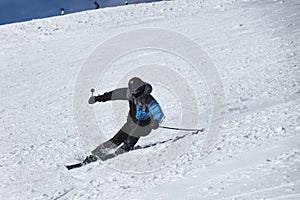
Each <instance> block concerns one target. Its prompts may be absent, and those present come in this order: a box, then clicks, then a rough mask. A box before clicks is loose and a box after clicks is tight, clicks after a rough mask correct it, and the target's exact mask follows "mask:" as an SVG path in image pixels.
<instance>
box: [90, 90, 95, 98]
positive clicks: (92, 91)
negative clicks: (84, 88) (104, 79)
mask: <svg viewBox="0 0 300 200" xmlns="http://www.w3.org/2000/svg"><path fill="white" fill-rule="evenodd" d="M94 92H95V89H94V88H92V89H91V93H92V97H93V96H94Z"/></svg>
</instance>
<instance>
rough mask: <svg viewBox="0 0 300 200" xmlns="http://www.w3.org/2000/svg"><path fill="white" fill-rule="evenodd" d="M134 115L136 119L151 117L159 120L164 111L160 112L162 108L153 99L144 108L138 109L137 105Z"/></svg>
mask: <svg viewBox="0 0 300 200" xmlns="http://www.w3.org/2000/svg"><path fill="white" fill-rule="evenodd" d="M135 117H136V119H137V120H146V119H148V118H149V117H151V118H152V120H157V121H158V122H160V121H161V120H162V118H163V117H164V113H163V112H162V109H161V107H160V106H159V104H158V102H157V101H156V100H155V99H153V100H152V101H151V102H150V103H149V104H148V105H147V107H146V109H145V110H142V109H140V107H139V106H138V105H137V106H136V115H135Z"/></svg>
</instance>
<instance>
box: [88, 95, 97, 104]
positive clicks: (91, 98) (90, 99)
mask: <svg viewBox="0 0 300 200" xmlns="http://www.w3.org/2000/svg"><path fill="white" fill-rule="evenodd" d="M94 103H96V97H94V96H92V97H90V98H89V104H94Z"/></svg>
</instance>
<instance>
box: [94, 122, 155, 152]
mask: <svg viewBox="0 0 300 200" xmlns="http://www.w3.org/2000/svg"><path fill="white" fill-rule="evenodd" d="M150 132H151V127H150V126H149V125H148V126H144V127H142V126H138V125H137V124H135V123H131V122H126V123H125V124H124V126H123V127H122V128H121V129H120V130H119V131H118V133H117V134H116V135H115V136H114V137H112V138H111V139H110V140H108V141H106V142H104V143H102V144H100V145H99V146H98V147H97V148H96V149H95V150H93V151H92V154H93V155H97V156H99V157H101V156H102V155H105V154H107V152H108V151H109V150H112V149H115V148H117V147H118V146H120V145H121V144H122V143H123V145H122V146H121V147H120V148H118V149H117V150H116V151H115V153H114V154H115V155H119V154H122V153H125V152H128V151H130V150H132V149H133V147H134V145H135V144H136V143H137V142H138V140H139V139H140V137H142V136H146V135H148V134H150Z"/></svg>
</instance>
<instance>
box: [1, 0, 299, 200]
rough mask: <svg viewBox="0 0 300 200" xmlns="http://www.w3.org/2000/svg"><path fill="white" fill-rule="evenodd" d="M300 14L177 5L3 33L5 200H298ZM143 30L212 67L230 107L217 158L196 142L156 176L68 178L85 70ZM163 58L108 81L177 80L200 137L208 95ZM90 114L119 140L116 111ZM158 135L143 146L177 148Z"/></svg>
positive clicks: (285, 8)
mask: <svg viewBox="0 0 300 200" xmlns="http://www.w3.org/2000/svg"><path fill="white" fill-rule="evenodd" d="M299 10H300V4H299V2H298V1H296V0H289V1H279V0H278V1H277V0H266V1H258V0H257V1H255V0H252V1H250V0H249V1H248V0H216V1H201V0H177V1H167V2H157V3H150V4H139V5H137V6H133V5H132V6H126V7H116V8H106V9H100V10H97V11H86V12H81V13H76V14H70V15H65V16H63V17H61V16H59V17H52V18H47V19H42V20H32V21H28V22H24V23H16V24H10V25H4V26H0V46H1V50H2V51H1V52H0V63H1V65H0V92H1V101H0V123H1V127H0V131H1V135H0V158H1V161H2V162H1V164H0V173H1V178H2V180H1V183H0V195H1V198H3V199H131V200H132V199H139V200H140V199H180V200H181V199H299V198H300V170H299V167H300V166H299V163H300V162H299V161H300V148H299V141H300V140H299V131H300V124H299V122H300V117H299V110H300V100H299V96H300V87H299V85H300V84H299V83H300V80H299V77H300V70H299V53H300V47H299V38H300V24H299V22H300V15H299ZM144 27H159V28H166V29H171V30H174V31H178V32H179V33H181V34H183V35H185V36H187V37H189V38H191V39H193V40H194V41H195V42H197V43H198V44H199V45H200V46H201V47H202V48H203V49H204V50H205V51H206V52H207V53H208V54H209V56H210V57H211V59H212V60H213V62H214V64H215V65H216V66H217V68H218V70H219V72H220V76H221V77H222V81H223V84H224V90H225V95H226V103H227V105H226V119H225V122H224V124H223V126H222V133H221V135H220V136H219V139H218V142H217V144H216V147H215V149H214V150H213V151H212V152H211V153H210V154H209V155H208V156H206V157H203V156H202V154H201V152H199V149H201V147H202V144H203V140H204V139H205V137H204V136H202V135H193V136H191V137H193V138H194V139H193V143H192V145H191V147H190V149H189V151H187V152H183V155H182V156H181V157H180V158H178V159H177V160H175V161H174V162H173V163H172V164H171V165H170V166H168V167H165V168H163V169H161V170H158V171H154V172H151V173H144V174H136V173H125V172H121V171H117V170H114V169H112V168H110V167H107V166H106V165H103V164H101V163H92V164H90V165H88V166H85V167H82V168H80V169H76V170H73V171H66V169H65V168H64V165H65V164H70V163H73V162H76V161H77V160H81V159H83V158H84V156H85V155H86V154H88V153H89V151H90V150H89V149H86V148H85V146H84V144H83V143H82V141H81V140H80V137H79V136H78V134H77V133H76V129H75V127H74V122H73V111H72V109H73V108H72V99H73V90H74V84H75V82H76V77H77V74H78V72H79V70H80V68H81V65H82V63H83V62H84V61H85V60H86V59H87V57H88V56H89V55H90V53H91V52H92V51H93V50H94V49H95V48H96V46H98V45H99V44H100V43H102V42H104V41H106V40H107V39H109V38H111V37H112V36H115V35H117V34H119V33H121V32H124V31H128V30H132V29H135V28H144ZM159 54H160V53H156V52H151V51H140V54H139V55H128V57H125V58H122V59H120V60H119V62H116V63H115V66H114V67H115V68H116V69H118V70H117V71H108V78H110V77H116V78H118V77H120V76H121V75H122V74H124V73H126V67H128V66H133V65H139V64H140V65H142V64H147V63H148V62H151V60H152V61H156V62H158V63H161V64H165V65H168V66H173V67H175V68H178V69H179V70H180V72H181V73H182V74H183V76H185V78H186V79H187V80H190V81H191V82H192V83H191V85H192V87H193V88H198V89H197V91H196V95H197V97H198V98H199V105H198V107H199V110H200V112H201V113H199V117H200V119H201V120H202V125H203V127H207V126H208V124H209V119H208V118H209V117H208V116H210V114H209V113H210V110H209V109H210V108H209V106H210V102H209V101H210V98H209V94H208V93H207V91H206V89H205V86H204V84H203V83H202V81H201V80H200V78H199V77H194V76H193V74H192V73H191V72H190V71H189V68H188V66H186V65H185V64H184V62H182V61H181V60H180V59H179V60H178V59H175V58H174V57H172V56H170V55H164V56H163V57H160V55H159ZM173 58H174V60H172V59H173ZM153 75H154V76H155V74H153ZM166 77H167V76H166ZM167 78H170V79H171V78H172V77H167ZM95 87H96V86H95ZM110 89H113V85H110V84H107V85H104V86H99V87H97V90H98V91H99V93H100V92H105V91H107V90H110ZM87 90H89V88H87ZM98 91H97V92H98ZM161 93H162V92H161V91H157V96H158V97H159V100H160V102H161V103H162V106H163V109H164V110H166V114H167V119H166V123H167V124H168V125H170V126H176V125H177V124H178V120H179V118H178V117H176V112H177V111H178V108H177V107H178V106H177V105H176V103H174V101H172V97H171V96H163V95H162V94H161ZM155 96H156V95H155ZM87 98H88V97H87ZM126 106H127V105H126ZM96 110H97V111H101V113H100V112H99V114H98V115H97V116H96V117H97V119H99V121H100V124H101V125H102V126H103V132H104V133H105V134H106V135H107V137H111V136H112V135H113V134H114V133H115V132H116V131H117V130H118V128H119V125H115V124H113V123H111V121H112V120H113V117H112V114H111V106H110V105H109V104H101V105H99V106H98V105H97V107H96ZM103 113H109V114H108V115H104V114H103ZM168 115H169V116H170V115H172V116H170V117H169V116H168ZM124 117H126V113H125V114H124ZM124 119H125V118H124ZM163 133H164V134H157V135H156V136H155V137H153V138H148V139H147V138H145V139H143V140H141V141H140V142H139V144H141V145H144V144H149V143H153V142H156V141H160V140H167V139H169V138H174V136H178V135H176V134H177V133H175V132H172V131H165V132H163ZM163 147H164V145H162V146H161V147H159V148H163ZM155 148H156V147H155ZM155 148H149V149H144V150H141V151H145V152H147V151H148V152H149V153H151V151H155ZM129 154H130V153H129ZM126 156H128V155H126V154H125V155H122V156H120V158H117V159H120V160H122V159H123V160H124V159H125V158H126ZM128 166H129V164H128V163H124V168H126V167H128Z"/></svg>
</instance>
